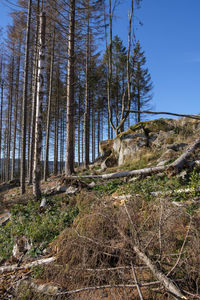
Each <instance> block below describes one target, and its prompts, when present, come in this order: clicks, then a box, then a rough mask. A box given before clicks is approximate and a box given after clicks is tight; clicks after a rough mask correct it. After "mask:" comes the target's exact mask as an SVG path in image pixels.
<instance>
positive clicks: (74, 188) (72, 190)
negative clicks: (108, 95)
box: [65, 186, 78, 195]
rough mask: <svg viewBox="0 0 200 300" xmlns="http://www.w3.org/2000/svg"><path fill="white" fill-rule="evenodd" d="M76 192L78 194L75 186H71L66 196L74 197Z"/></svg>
mask: <svg viewBox="0 0 200 300" xmlns="http://www.w3.org/2000/svg"><path fill="white" fill-rule="evenodd" d="M76 192H78V188H77V187H74V186H69V187H68V188H67V190H66V192H65V194H67V195H74V194H76Z"/></svg>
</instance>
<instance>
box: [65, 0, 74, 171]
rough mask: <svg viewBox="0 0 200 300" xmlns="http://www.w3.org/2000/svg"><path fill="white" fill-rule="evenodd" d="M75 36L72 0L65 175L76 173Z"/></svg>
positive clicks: (72, 1)
mask: <svg viewBox="0 0 200 300" xmlns="http://www.w3.org/2000/svg"><path fill="white" fill-rule="evenodd" d="M74 35H75V0H70V21H69V36H68V67H67V128H66V131H67V143H66V158H65V159H66V161H65V174H66V175H71V174H72V173H73V172H74V63H75V57H74Z"/></svg>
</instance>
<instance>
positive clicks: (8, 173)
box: [5, 56, 14, 181]
mask: <svg viewBox="0 0 200 300" xmlns="http://www.w3.org/2000/svg"><path fill="white" fill-rule="evenodd" d="M13 73H14V56H13V57H12V62H11V65H10V78H9V80H10V83H9V97H8V108H7V110H8V111H7V157H6V174H5V179H6V181H8V180H9V178H10V143H11V128H12V127H11V119H12V101H13Z"/></svg>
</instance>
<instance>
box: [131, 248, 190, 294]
mask: <svg viewBox="0 0 200 300" xmlns="http://www.w3.org/2000/svg"><path fill="white" fill-rule="evenodd" d="M133 249H134V251H135V253H136V254H137V255H138V257H139V258H140V259H141V260H142V261H143V262H144V263H145V264H146V265H147V266H148V267H149V269H150V270H151V271H152V273H153V274H154V276H155V277H156V278H157V279H158V280H159V281H160V282H161V283H162V284H163V286H164V287H165V288H166V290H167V291H169V292H170V293H171V294H173V295H175V296H176V297H178V298H181V299H187V298H186V297H185V296H184V295H183V294H182V292H181V290H180V289H179V288H178V287H177V286H176V285H175V284H174V283H173V282H172V280H171V279H169V278H168V277H167V276H166V275H165V274H163V273H162V272H161V271H160V270H159V269H158V268H157V266H156V265H155V264H154V263H153V262H152V261H151V259H150V258H149V257H148V256H147V255H146V254H145V253H143V252H142V251H141V250H140V249H139V248H138V247H137V246H133Z"/></svg>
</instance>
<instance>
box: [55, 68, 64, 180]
mask: <svg viewBox="0 0 200 300" xmlns="http://www.w3.org/2000/svg"><path fill="white" fill-rule="evenodd" d="M59 68H60V67H59V63H58V67H57V75H56V77H57V86H56V105H55V118H54V161H53V174H54V175H57V174H58V124H59V123H58V122H59V87H60V70H59ZM61 117H62V114H61ZM60 123H61V126H60V128H61V129H60V149H61V147H62V119H61V121H60ZM60 164H61V159H60ZM60 171H61V169H60Z"/></svg>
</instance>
